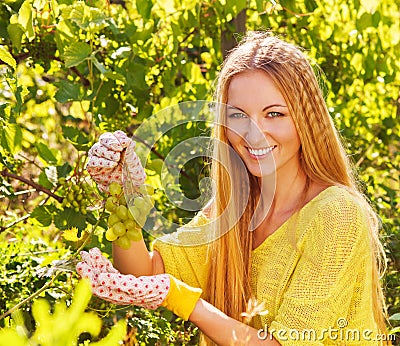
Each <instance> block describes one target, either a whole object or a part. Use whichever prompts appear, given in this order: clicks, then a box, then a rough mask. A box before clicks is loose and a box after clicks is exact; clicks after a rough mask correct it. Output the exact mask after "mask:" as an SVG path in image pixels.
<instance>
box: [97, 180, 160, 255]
mask: <svg viewBox="0 0 400 346" xmlns="http://www.w3.org/2000/svg"><path fill="white" fill-rule="evenodd" d="M153 194H154V189H153V188H152V187H151V186H150V185H145V184H143V185H141V186H140V187H138V188H137V191H135V193H134V194H133V195H131V196H129V197H128V198H129V200H130V203H129V206H128V204H127V201H126V198H125V197H126V196H125V195H124V192H123V188H122V186H121V185H120V184H118V183H117V182H112V183H111V184H110V187H109V195H108V197H107V199H106V201H105V209H106V210H107V211H108V212H110V216H109V217H108V227H109V228H108V230H107V231H106V239H107V240H108V241H112V242H115V244H116V245H118V246H119V247H121V248H123V249H125V250H126V249H129V248H130V246H131V241H139V240H141V239H142V231H141V228H142V227H143V226H144V224H145V223H146V220H147V216H148V215H149V213H150V211H151V209H152V208H153V204H154V198H153Z"/></svg>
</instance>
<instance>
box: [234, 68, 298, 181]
mask: <svg viewBox="0 0 400 346" xmlns="http://www.w3.org/2000/svg"><path fill="white" fill-rule="evenodd" d="M226 113H227V114H226V116H227V128H228V130H227V135H228V140H229V142H230V143H231V145H232V147H233V148H234V149H235V151H236V152H237V153H238V154H239V156H240V157H241V158H242V160H243V162H244V163H245V164H246V166H247V168H248V170H249V171H250V172H251V174H253V175H254V176H257V177H261V176H267V175H271V174H274V173H276V174H277V177H278V176H279V175H280V174H285V173H289V175H290V173H292V174H293V173H295V174H296V173H297V171H298V168H299V149H300V139H299V136H298V134H297V131H296V128H295V125H294V122H293V119H292V117H291V115H290V114H289V112H288V108H287V105H286V102H285V99H284V98H283V96H282V94H281V93H280V92H279V90H278V88H277V87H276V86H275V85H274V83H273V81H272V79H271V78H270V77H269V76H268V74H267V73H266V72H264V71H261V70H252V71H250V70H249V71H246V72H242V73H240V74H238V75H236V76H235V77H233V79H232V80H231V83H230V86H229V89H228V101H227V112H226Z"/></svg>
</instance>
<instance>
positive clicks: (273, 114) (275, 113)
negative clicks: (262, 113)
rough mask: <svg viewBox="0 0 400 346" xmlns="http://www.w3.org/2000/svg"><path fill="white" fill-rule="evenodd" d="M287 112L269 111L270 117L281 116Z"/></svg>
mask: <svg viewBox="0 0 400 346" xmlns="http://www.w3.org/2000/svg"><path fill="white" fill-rule="evenodd" d="M284 115H285V114H283V113H280V112H269V113H268V117H269V118H279V117H283V116H284Z"/></svg>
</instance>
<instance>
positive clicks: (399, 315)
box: [389, 312, 400, 321]
mask: <svg viewBox="0 0 400 346" xmlns="http://www.w3.org/2000/svg"><path fill="white" fill-rule="evenodd" d="M389 321H400V312H398V313H396V314H394V315H392V316H390V317H389Z"/></svg>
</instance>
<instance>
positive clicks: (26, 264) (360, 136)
mask: <svg viewBox="0 0 400 346" xmlns="http://www.w3.org/2000/svg"><path fill="white" fill-rule="evenodd" d="M254 29H271V30H272V31H274V32H275V33H277V34H279V35H281V36H282V37H283V38H285V39H286V40H288V41H290V42H293V43H295V44H297V45H299V46H301V47H304V49H305V51H306V53H307V54H308V55H309V56H310V58H311V59H312V60H313V61H314V62H315V63H316V64H318V65H319V66H320V67H321V69H322V71H323V72H320V77H321V84H322V87H323V90H324V94H325V95H326V100H327V103H328V106H329V111H330V113H331V115H332V118H333V119H334V121H335V123H336V124H337V126H338V128H339V129H340V131H341V134H342V135H343V137H344V138H345V139H346V140H347V142H348V153H349V155H351V157H352V159H353V161H354V162H355V164H356V167H357V169H358V171H359V174H360V183H361V184H362V186H363V188H364V191H365V193H366V194H367V195H368V197H369V198H370V199H371V201H372V203H373V205H374V206H375V208H376V210H377V212H378V214H379V216H380V218H381V221H382V231H381V234H382V241H383V243H384V245H385V249H386V252H387V265H388V268H387V271H386V273H385V276H384V277H383V283H384V287H385V293H386V297H387V304H388V310H389V315H390V316H391V327H390V328H391V330H392V332H393V333H395V332H396V331H399V330H400V327H399V325H400V323H399V320H400V313H399V311H400V274H399V267H400V221H399V220H400V219H399V215H398V210H399V206H400V193H399V165H400V155H399V147H400V144H399V143H400V141H399V133H400V132H399V130H400V124H399V116H400V93H399V91H400V72H399V71H400V62H399V59H398V56H399V55H400V5H399V3H398V2H396V1H391V0H382V1H378V0H354V1H344V0H337V1H328V0H299V1H294V0H281V1H278V0H277V1H274V0H270V1H267V0H264V1H263V0H249V1H245V0H239V1H233V0H208V1H189V0H137V1H124V0H110V1H95V0H87V1H72V0H58V1H57V0H25V1H22V0H16V1H14V0H5V1H3V2H1V4H0V38H1V40H0V71H1V74H0V81H1V85H0V126H1V133H0V155H1V156H0V173H1V174H0V181H1V185H0V195H1V200H0V201H1V202H0V246H1V251H0V275H1V278H0V314H1V316H0V325H1V327H2V328H3V329H2V330H0V333H6V332H7V333H9V334H8V335H9V336H8V337H10V338H11V339H10V340H13V342H15V344H17V341H16V340H17V338H19V339H20V340H19V339H18V340H19V341H18V342H20V344H21V345H22V344H25V343H26V340H27V338H31V340H34V338H35V337H36V338H37V337H40V335H48V334H45V333H49V331H42V330H41V329H40V328H37V325H36V324H35V320H36V321H38V320H41V318H48V320H46V321H48V323H50V322H49V321H51V320H52V319H53V320H55V321H56V318H57V316H56V314H54V315H49V316H47V315H46V312H45V310H46V309H45V308H43V306H42V309H40V308H38V307H39V306H40V304H43V303H40V302H42V300H37V298H38V297H41V299H44V300H43V301H46V302H48V303H51V304H56V306H58V305H57V304H59V305H63V304H65V303H64V301H65V302H66V304H68V305H70V304H71V301H77V302H78V303H79V304H75V306H77V305H80V306H83V307H85V306H87V309H88V310H90V311H92V312H93V313H94V314H95V315H97V318H98V319H101V322H102V327H101V330H100V332H99V331H98V330H92V332H91V333H90V331H88V332H89V333H83V334H81V335H80V337H79V342H81V343H86V344H87V343H89V342H90V341H96V340H97V341H98V340H102V338H103V337H104V336H105V335H106V334H107V333H108V332H109V330H110V327H111V326H113V325H114V324H115V323H116V321H117V320H123V321H126V323H127V327H128V328H127V330H126V331H125V329H123V330H122V329H121V327H120V325H118V326H119V327H118V328H120V329H119V330H117V329H115V330H114V329H111V330H112V331H113V330H114V331H113V333H115V334H113V335H111V337H110V339H103V340H105V341H104V342H105V344H110V345H111V344H115V340H116V339H115V340H114V341H110V340H111V338H112V337H114V338H117V339H118V338H122V337H124V339H125V344H136V343H138V344H140V343H141V344H145V345H151V344H154V345H156V344H193V345H194V344H196V343H198V331H197V329H196V328H195V327H194V326H193V325H191V324H190V323H187V322H183V321H181V320H179V319H177V318H176V316H173V315H172V314H171V313H169V312H168V311H166V310H163V309H160V310H158V311H156V312H149V311H146V310H142V309H138V308H132V309H127V308H124V309H122V308H120V307H115V306H111V305H109V304H107V303H105V302H102V301H99V300H96V299H95V298H92V299H91V300H90V301H86V300H87V298H85V294H84V293H82V292H84V289H81V290H80V291H79V292H80V293H78V292H76V298H74V299H73V298H72V295H73V288H74V287H75V286H76V284H77V277H76V275H75V274H74V273H73V271H71V269H72V268H73V260H74V258H76V256H77V253H78V251H79V249H81V248H88V247H92V246H99V247H101V248H102V250H103V251H104V252H105V253H109V254H110V245H109V243H108V242H107V241H105V240H103V234H104V231H105V228H106V223H105V220H106V217H107V215H106V213H105V212H104V208H103V205H102V203H101V200H102V196H101V194H99V192H98V191H97V190H96V187H95V186H94V185H93V184H92V182H91V181H90V179H89V178H88V176H87V173H86V172H85V170H84V165H85V162H86V160H87V150H88V149H89V148H90V146H91V145H92V144H93V143H94V142H95V141H96V138H98V136H99V135H100V134H101V133H102V132H105V131H113V130H117V129H123V130H125V131H126V132H128V133H130V134H132V133H133V132H134V130H135V129H136V128H137V127H138V126H139V125H140V124H141V123H142V121H143V119H146V118H148V117H149V116H151V115H152V114H154V113H156V112H158V111H159V110H161V109H164V108H165V107H167V106H170V105H174V104H177V103H178V102H182V101H190V100H211V99H212V94H213V86H214V84H213V81H214V80H215V78H216V76H217V74H218V71H219V66H220V64H221V62H222V60H223V57H224V55H225V54H226V51H227V50H229V49H230V48H231V47H233V46H234V44H235V43H236V41H237V40H239V39H240V33H241V32H244V31H245V30H254ZM237 33H239V34H237ZM181 130H182V129H177V130H176V131H171V132H169V133H168V134H166V135H165V136H163V137H162V139H161V140H160V141H158V142H157V143H156V145H155V146H154V147H153V149H152V154H151V156H150V158H149V160H148V161H147V162H146V170H147V174H148V179H149V183H151V184H153V185H155V186H158V187H161V185H160V177H159V174H160V163H162V160H163V159H164V158H165V157H166V155H167V154H168V152H169V151H170V150H171V148H173V147H174V146H175V145H176V144H178V143H179V142H180V141H181V140H183V139H185V138H188V137H190V136H195V135H196V134H197V133H198V131H199V130H200V131H203V130H204V129H199V128H198V126H196V124H192V126H186V128H185V129H184V131H181ZM333 159H334V158H333ZM183 169H184V172H185V175H184V176H183V177H182V179H181V180H180V186H178V187H179V188H182V190H183V191H184V192H185V194H186V195H187V196H188V197H191V198H193V197H196V196H198V195H199V194H201V191H200V188H199V187H198V184H197V182H198V181H199V179H200V178H201V177H202V176H203V175H205V174H206V171H207V163H206V162H204V161H203V160H202V159H201V158H199V159H197V160H193V161H191V162H190V164H187V165H185V166H184V167H183ZM67 201H68V202H69V203H67ZM74 202H75V203H74ZM157 208H158V209H159V210H161V211H162V212H163V214H164V215H165V216H167V217H168V218H169V219H171V220H181V221H187V220H188V219H189V218H190V217H191V216H192V215H191V214H189V213H185V212H183V211H181V210H179V209H176V208H174V206H172V205H171V204H170V203H169V202H168V200H167V199H166V197H165V195H163V190H162V189H160V190H159V195H158V201H157ZM151 240H152V239H151V237H150V236H148V235H147V236H146V241H147V242H148V243H149V244H151ZM85 299H86V300H85ZM34 302H35V303H34ZM36 302H39V303H36ZM35 304H37V307H36V308H35ZM16 311H18V312H16ZM35 311H36V313H35ZM60 311H61V310H60ZM62 311H64V310H62ZM11 312H13V314H12V315H11V314H10V313H11ZM63 313H65V314H67V312H66V311H64V312H63ZM74 316H75V317H76V321H81V320H80V318H82V320H85V318H86V317H87V316H86V315H84V312H83V309H81V311H75V315H74ZM91 316H92V317H91V318H94V317H93V315H91ZM71 323H72V322H71ZM74 323H75V322H74ZM82 323H83V322H82ZM96 323H98V322H96ZM18 328H19V329H18ZM65 328H66V329H68V326H65ZM71 328H72V327H71ZM61 329H62V328H61ZM16 330H19V331H21V330H24V331H25V332H24V333H25V339H23V338H22V337H20V336H18V335H19V334H18V335H16V334H15V331H16ZM35 330H37V333H36V334H35ZM121 330H122V332H121ZM13 333H14V334H13ZM41 333H42V334H41ZM77 333H78V334H79V333H80V330H79V329H78V332H77ZM118 333H119V334H118ZM20 334H21V333H20ZM22 334H23V333H22ZM117 334H118V335H117ZM1 335H3V338H0V339H2V340H6V339H5V336H4V335H5V334H1ZM122 335H124V336H122ZM12 338H14V339H12ZM21 338H22V339H21ZM21 340H22V341H21ZM35 340H36V339H35ZM58 340H59V341H53V345H65V342H66V341H65V340H64V339H58ZM60 340H64V341H60ZM107 340H108V341H107ZM32 342H33V341H32ZM36 342H37V341H36ZM57 342H58V343H57ZM0 344H1V341H0Z"/></svg>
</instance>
